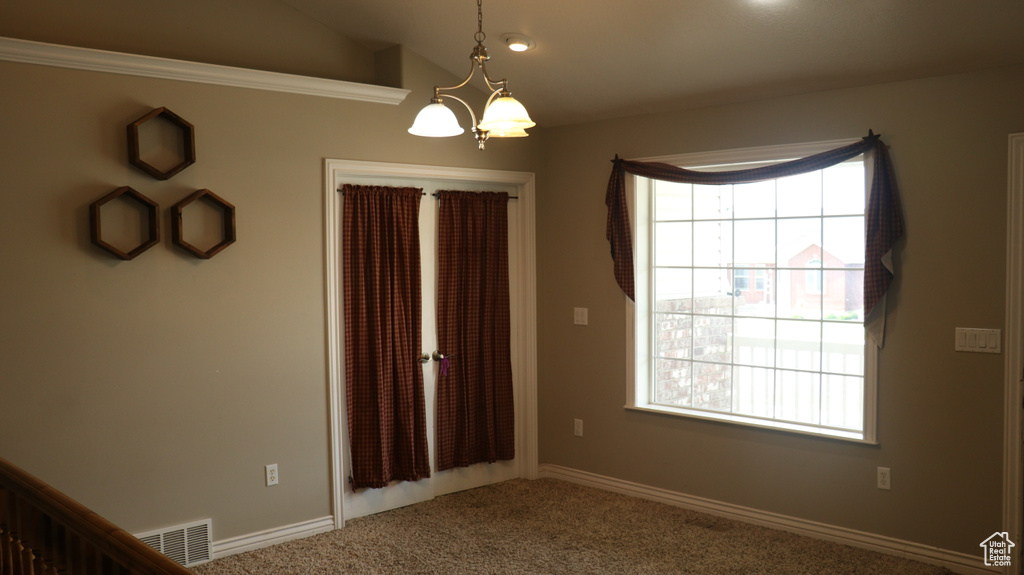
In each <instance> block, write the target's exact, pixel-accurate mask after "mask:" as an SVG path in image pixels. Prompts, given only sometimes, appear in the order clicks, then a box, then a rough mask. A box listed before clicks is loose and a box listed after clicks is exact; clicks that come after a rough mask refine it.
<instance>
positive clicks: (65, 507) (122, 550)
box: [0, 457, 191, 575]
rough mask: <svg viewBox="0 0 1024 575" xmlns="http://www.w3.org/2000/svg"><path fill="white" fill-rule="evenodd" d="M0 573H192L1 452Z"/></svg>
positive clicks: (169, 574) (110, 574)
mask: <svg viewBox="0 0 1024 575" xmlns="http://www.w3.org/2000/svg"><path fill="white" fill-rule="evenodd" d="M0 575H191V571H189V570H187V569H185V568H184V567H182V566H181V565H178V564H177V563H175V562H174V561H173V560H171V559H170V558H169V557H167V556H166V555H163V554H162V553H160V552H158V551H156V550H155V549H153V548H152V547H150V546H148V545H146V544H145V543H143V542H141V541H139V540H138V539H137V538H135V537H134V536H132V535H131V534H130V533H128V532H126V531H124V530H123V529H121V528H119V527H118V526H116V525H114V524H113V523H111V522H110V521H108V520H106V519H104V518H103V517H100V516H99V515H98V514H97V513H95V512H94V511H92V510H90V509H89V508H87V507H85V506H84V505H82V504H81V503H79V502H77V501H75V500H74V499H71V498H70V497H68V496H67V495H65V494H63V493H61V492H60V491H57V490H56V489H54V488H53V487H50V486H49V485H47V484H46V483H44V482H42V481H40V480H39V479H37V478H36V477H35V476H33V475H31V474H29V473H27V472H25V471H24V470H22V469H20V468H18V467H17V466H15V465H14V464H12V463H10V462H9V461H7V460H6V459H3V458H2V457H0Z"/></svg>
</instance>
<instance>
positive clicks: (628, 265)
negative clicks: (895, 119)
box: [604, 133, 903, 317]
mask: <svg viewBox="0 0 1024 575" xmlns="http://www.w3.org/2000/svg"><path fill="white" fill-rule="evenodd" d="M872 150H874V152H875V159H874V177H873V179H872V182H871V189H870V193H869V200H868V205H867V213H866V215H865V227H866V228H867V238H866V240H867V241H866V254H865V259H864V316H865V317H867V315H868V314H869V313H871V310H872V309H874V307H875V304H877V303H878V302H879V301H880V300H881V299H882V297H883V296H884V295H885V292H886V291H888V289H889V284H890V283H891V282H892V277H893V270H892V267H891V262H890V261H889V256H890V254H891V252H892V248H893V245H894V244H895V243H896V240H897V239H899V237H900V236H901V235H903V212H902V210H901V208H900V201H899V193H898V191H897V189H896V179H895V177H894V175H893V171H892V162H891V161H890V159H889V151H888V148H887V147H886V145H885V144H884V143H882V140H881V139H880V138H879V136H878V135H876V134H873V133H869V135H868V136H867V137H865V138H863V139H862V140H861V141H859V142H855V143H853V144H850V145H848V146H843V147H841V148H837V149H835V150H829V151H827V152H822V153H820V154H815V155H813V156H808V157H806V158H801V159H799V160H793V161H790V162H782V163H779V164H774V165H771V166H765V167H761V168H753V169H749V170H735V171H729V172H696V171H693V170H686V169H683V168H678V167H676V166H671V165H668V164H662V163H658V162H634V161H630V160H621V159H619V158H618V156H616V158H615V159H614V160H613V162H614V167H613V168H612V175H611V178H610V179H609V181H608V190H607V192H606V193H605V200H604V201H605V204H606V205H607V206H608V220H607V227H606V231H605V234H606V236H607V238H608V242H609V243H610V244H611V251H612V260H613V261H614V263H615V280H616V281H617V282H618V283H619V286H620V287H621V288H622V291H623V292H625V293H626V295H627V296H629V299H631V300H634V301H636V297H635V292H634V280H633V243H632V242H633V241H632V231H631V230H630V225H629V208H628V206H627V205H626V173H627V172H628V173H630V174H636V175H638V176H643V177H646V178H651V179H655V180H665V181H669V182H679V183H690V184H711V185H715V184H745V183H749V182H759V181H763V180H773V179H776V178H783V177H786V176H792V175H795V174H802V173H805V172H813V171H815V170H820V169H823V168H827V167H829V166H834V165H836V164H838V163H841V162H845V161H846V160H849V159H850V158H854V157H857V156H859V155H861V154H863V153H865V152H869V151H872ZM881 309H884V308H881Z"/></svg>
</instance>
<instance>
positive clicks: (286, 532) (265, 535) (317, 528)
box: [213, 515, 334, 559]
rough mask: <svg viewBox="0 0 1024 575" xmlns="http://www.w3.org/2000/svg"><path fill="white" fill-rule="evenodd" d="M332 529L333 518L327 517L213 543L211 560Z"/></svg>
mask: <svg viewBox="0 0 1024 575" xmlns="http://www.w3.org/2000/svg"><path fill="white" fill-rule="evenodd" d="M332 529H334V517H332V516H330V515H328V516H327V517H321V518H320V519H311V520H309V521H304V522H302V523H294V524H292V525H286V526H284V527H277V528H275V529H267V530H265V531H258V532H256V533H250V534H248V535H240V536H238V537H232V538H230V539H224V540H222V541H214V542H213V558H214V559H220V558H221V557H227V556H228V555H234V554H236V553H244V552H246V551H252V550H254V549H260V548H263V547H269V546H271V545H277V544H278V543H284V542H285V541H291V540H292V539H302V538H303V537H309V536H311V535H316V534H318V533H324V532H326V531H331V530H332Z"/></svg>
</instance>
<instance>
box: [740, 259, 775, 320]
mask: <svg viewBox="0 0 1024 575" xmlns="http://www.w3.org/2000/svg"><path fill="white" fill-rule="evenodd" d="M737 271H739V270H737ZM743 271H744V272H746V273H747V274H748V275H749V276H750V277H751V280H750V287H749V288H748V289H744V290H741V292H740V293H739V294H738V295H736V302H735V308H736V315H742V316H755V317H775V313H776V308H775V304H776V293H775V287H776V284H775V278H776V273H775V270H774V269H765V268H755V269H747V270H743Z"/></svg>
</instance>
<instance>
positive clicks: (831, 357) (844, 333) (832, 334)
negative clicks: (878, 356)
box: [821, 322, 864, 375]
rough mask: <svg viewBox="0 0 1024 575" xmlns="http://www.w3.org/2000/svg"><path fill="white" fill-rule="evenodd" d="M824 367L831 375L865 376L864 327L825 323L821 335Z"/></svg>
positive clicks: (854, 324) (852, 324) (822, 368)
mask: <svg viewBox="0 0 1024 575" xmlns="http://www.w3.org/2000/svg"><path fill="white" fill-rule="evenodd" d="M821 347H822V360H823V363H822V367H821V370H822V371H825V372H829V373H844V374H849V375H864V325H863V324H861V323H845V324H844V323H831V322H828V323H825V324H824V325H822V334H821Z"/></svg>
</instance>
